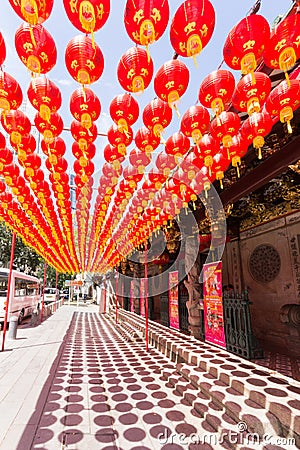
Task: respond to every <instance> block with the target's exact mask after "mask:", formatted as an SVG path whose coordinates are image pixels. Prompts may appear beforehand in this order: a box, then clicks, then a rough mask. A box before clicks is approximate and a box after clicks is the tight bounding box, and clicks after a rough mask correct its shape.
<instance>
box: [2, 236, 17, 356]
mask: <svg viewBox="0 0 300 450" xmlns="http://www.w3.org/2000/svg"><path fill="white" fill-rule="evenodd" d="M15 246H16V233H15V232H14V233H13V234H12V239H11V250H10V264H9V274H8V280H7V295H6V310H5V318H4V325H3V327H4V329H3V336H2V351H4V343H5V335H6V328H7V321H8V311H9V302H10V291H11V286H10V285H11V277H12V270H13V264H14V255H15Z"/></svg>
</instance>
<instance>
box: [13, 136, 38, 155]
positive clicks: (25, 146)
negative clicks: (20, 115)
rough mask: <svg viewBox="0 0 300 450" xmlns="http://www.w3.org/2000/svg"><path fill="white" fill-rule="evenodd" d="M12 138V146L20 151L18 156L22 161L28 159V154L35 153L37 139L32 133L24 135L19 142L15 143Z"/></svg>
mask: <svg viewBox="0 0 300 450" xmlns="http://www.w3.org/2000/svg"><path fill="white" fill-rule="evenodd" d="M10 140H11V146H12V147H13V148H14V149H15V150H17V152H18V158H19V160H20V161H22V160H24V159H26V157H27V155H29V154H30V153H33V152H34V151H35V149H36V140H35V138H34V137H33V135H32V134H30V133H29V134H25V135H22V137H21V141H20V142H19V143H18V144H15V143H14V142H13V141H12V138H11V139H10Z"/></svg>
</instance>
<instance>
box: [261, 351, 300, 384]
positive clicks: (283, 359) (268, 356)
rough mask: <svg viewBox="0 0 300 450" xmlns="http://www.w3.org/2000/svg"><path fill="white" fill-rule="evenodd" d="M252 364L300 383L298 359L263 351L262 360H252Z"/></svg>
mask: <svg viewBox="0 0 300 450" xmlns="http://www.w3.org/2000/svg"><path fill="white" fill-rule="evenodd" d="M253 362H255V363H256V364H259V365H261V366H263V367H267V368H268V369H270V370H274V371H277V372H279V373H282V374H283V375H285V376H287V377H291V378H293V379H294V380H297V381H300V359H298V358H290V357H289V356H286V355H282V354H281V353H276V352H272V353H271V352H270V351H264V358H262V359H257V360H253Z"/></svg>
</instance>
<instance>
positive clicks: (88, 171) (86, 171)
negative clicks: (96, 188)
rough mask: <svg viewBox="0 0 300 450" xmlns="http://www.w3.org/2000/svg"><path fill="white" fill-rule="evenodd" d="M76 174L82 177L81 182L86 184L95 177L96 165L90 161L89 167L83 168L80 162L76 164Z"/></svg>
mask: <svg viewBox="0 0 300 450" xmlns="http://www.w3.org/2000/svg"><path fill="white" fill-rule="evenodd" d="M73 167H74V172H75V173H76V174H77V175H78V176H79V177H80V179H81V181H82V182H83V183H84V184H86V183H87V182H88V181H89V178H90V177H91V176H92V175H93V173H94V170H95V165H94V163H93V161H88V163H87V165H86V166H84V167H82V166H81V165H80V163H79V161H75V162H74V166H73Z"/></svg>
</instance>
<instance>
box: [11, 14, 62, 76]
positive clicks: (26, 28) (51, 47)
mask: <svg viewBox="0 0 300 450" xmlns="http://www.w3.org/2000/svg"><path fill="white" fill-rule="evenodd" d="M15 47H16V50H17V53H18V55H19V58H20V59H21V61H22V62H23V64H25V66H26V67H27V68H28V69H29V70H30V72H34V73H37V74H41V73H47V72H49V71H50V70H51V69H53V67H54V66H55V64H56V59H57V51H56V46H55V42H54V40H53V38H52V36H51V34H50V33H49V31H47V30H46V29H45V28H44V27H43V26H42V25H35V26H34V27H31V26H30V25H28V24H26V23H23V24H22V25H21V26H20V27H19V28H18V29H17V31H16V34H15Z"/></svg>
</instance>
